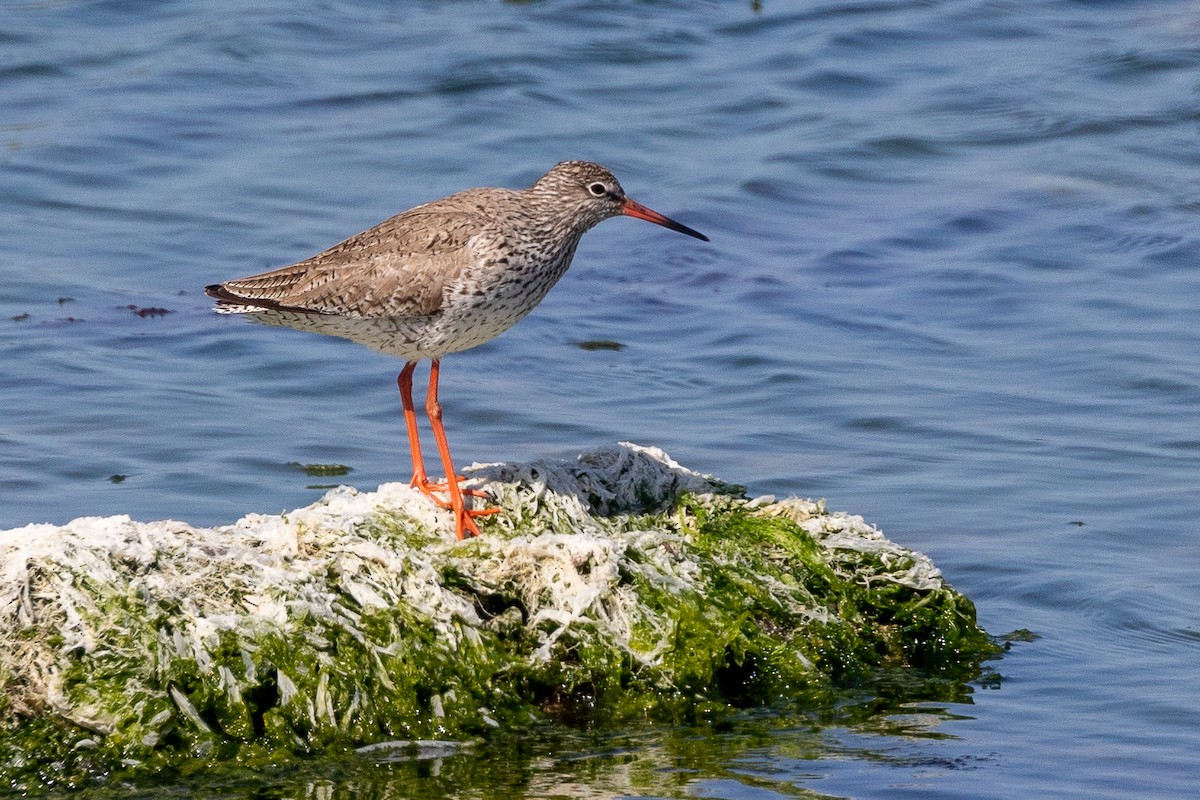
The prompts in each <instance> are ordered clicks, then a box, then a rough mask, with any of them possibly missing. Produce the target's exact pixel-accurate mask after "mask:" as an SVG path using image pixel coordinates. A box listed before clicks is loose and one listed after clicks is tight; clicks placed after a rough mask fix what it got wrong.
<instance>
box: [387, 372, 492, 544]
mask: <svg viewBox="0 0 1200 800" xmlns="http://www.w3.org/2000/svg"><path fill="white" fill-rule="evenodd" d="M416 366H417V362H416V361H409V362H408V363H407V364H405V365H404V369H403V370H401V372H400V376H399V377H398V378H397V379H396V383H397V385H398V386H399V387H400V403H401V405H403V406H404V425H405V427H406V428H407V430H408V444H409V449H410V450H411V451H412V460H413V477H412V482H411V483H410V484H409V485H411V486H413V487H415V488H417V489H419V490H421V492H422V493H423V494H424V495H425V496H426V497H428V498H429V499H430V500H432V501H433V502H435V503H437V504H438V505H439V506H441V507H442V508H449V509H453V511H454V520H455V523H454V528H455V533H456V534H457V536H458V538H459V539H462V538H465V537H466V535H467V534H468V533H469V534H470V535H471V536H478V535H479V526H478V525H476V524H475V520H474V518H475V517H482V516H485V515H487V514H495V513H497V512H499V511H500V509H498V508H482V509H471V508H467V507H466V504H465V502H464V501H463V497H464V496H471V497H486V496H487V495H486V494H485V493H484V492H481V491H479V490H478V489H463V488H462V487H460V486H459V485H458V484H459V482H460V481H463V480H466V479H465V478H464V477H463V476H461V475H456V474H454V462H453V460H452V459H451V458H450V447H449V445H448V444H447V442H446V431H445V429H443V427H442V405H441V403H439V402H438V397H437V390H438V371H439V367H440V366H441V360H440V359H434V360H433V364H432V365H431V366H430V368H429V394H428V396H427V398H426V401H425V413H426V414H428V415H429V423H430V426H431V427H432V428H433V436H434V438H435V439H436V440H437V444H438V452H439V453H440V454H441V456H442V466H443V468H444V469H445V470H446V475H447V479H446V482H445V483H434V482H433V481H430V480H429V477H428V476H427V475H426V473H425V462H424V460H423V459H422V456H421V443H420V439H419V437H418V434H417V412H416V408H415V406H414V405H413V400H412V374H413V370H414V369H415V368H416ZM434 492H448V493H449V494H450V501H449V502H447V501H445V500H443V499H442V498H440V497H438V496H437V495H435V494H434Z"/></svg>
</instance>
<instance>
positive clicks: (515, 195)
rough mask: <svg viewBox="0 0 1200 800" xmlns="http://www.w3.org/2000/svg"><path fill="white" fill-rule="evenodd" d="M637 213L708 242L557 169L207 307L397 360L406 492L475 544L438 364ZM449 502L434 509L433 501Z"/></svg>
mask: <svg viewBox="0 0 1200 800" xmlns="http://www.w3.org/2000/svg"><path fill="white" fill-rule="evenodd" d="M622 214H623V215H625V216H629V217H636V218H638V219H644V220H647V221H648V222H653V223H655V224H656V225H662V226H663V227H665V228H670V229H671V230H673V231H678V232H679V233H686V234H687V235H688V236H694V237H696V238H697V239H700V240H702V241H706V242H707V241H708V237H707V236H705V235H704V234H702V233H699V232H697V231H694V230H692V229H691V228H689V227H687V226H686V225H681V224H679V223H678V222H675V221H674V220H672V219H668V218H667V217H664V216H663V215H662V214H659V213H658V212H657V211H651V210H650V209H649V208H646V207H645V206H643V205H641V204H639V203H635V202H634V201H633V200H630V199H629V198H628V197H626V196H625V190H624V189H622V188H621V184H620V183H618V182H617V179H616V178H615V177H614V176H613V174H612V173H611V172H609V171H608V170H607V169H605V168H604V167H602V166H600V165H599V164H592V163H589V162H586V161H564V162H563V163H561V164H558V165H556V166H555V167H553V168H552V169H551V170H550V171H549V172H547V173H546V174H545V175H543V176H542V177H541V178H539V179H538V181H537V183H535V184H533V186H531V187H529V188H528V189H521V190H513V189H492V188H480V189H468V190H467V191H465V192H459V193H458V194H454V195H451V196H449V197H446V198H444V199H442V200H435V201H433V202H431V203H425V204H424V205H420V206H417V207H416V208H412V209H409V210H408V211H405V212H402V213H400V214H397V215H396V216H394V217H392V218H391V219H387V220H384V221H383V222H381V223H379V224H378V225H376V226H375V227H374V228H371V229H370V230H367V231H363V232H362V233H360V234H358V235H357V236H351V237H350V238H349V239H347V240H345V241H344V242H342V243H340V244H336V245H334V246H333V247H331V248H329V249H328V250H326V251H325V252H323V253H318V254H317V255H315V256H313V257H312V258H308V259H305V260H304V261H300V262H298V263H296V264H292V265H291V266H287V267H281V268H279V269H276V270H272V271H270V272H264V273H262V274H260V275H252V276H250V277H248V278H239V279H238V280H232V281H226V282H225V283H219V284H214V285H212V286H209V287H207V288H205V290H204V291H205V292H206V293H207V294H208V295H209V296H210V297H214V298H216V299H217V305H216V311H218V312H219V313H223V314H247V315H249V316H250V317H251V318H252V319H254V320H255V321H257V322H263V323H266V324H268V325H280V326H284V327H288V328H296V329H299V330H305V331H315V332H317V333H323V334H328V335H332V336H340V337H342V338H345V339H351V340H353V341H355V342H359V343H361V344H365V345H367V346H368V347H371V348H373V349H375V350H378V351H380V352H382V353H387V354H389V355H394V356H399V357H400V358H403V359H405V360H406V361H407V363H406V364H405V365H404V368H403V369H402V370H401V371H400V375H399V377H398V378H397V380H396V383H397V385H398V386H399V388H400V401H401V405H402V406H403V408H404V422H405V427H406V429H407V431H408V444H409V448H410V450H411V451H412V463H413V477H412V486H414V487H416V488H417V489H419V490H420V491H421V492H423V493H424V494H425V495H426V496H427V497H429V498H430V499H431V500H433V501H434V502H435V503H437V504H438V505H440V506H441V507H443V508H448V509H451V510H452V511H453V512H454V519H455V533H456V534H457V536H458V538H459V539H462V538H464V537H465V536H467V535H468V534H469V535H472V536H478V535H479V526H478V525H477V524H476V523H475V518H476V517H480V516H483V515H486V514H494V513H496V512H497V511H499V509H495V508H480V509H477V508H469V507H467V504H466V501H465V500H464V495H466V496H483V494H482V493H481V492H478V491H475V490H472V489H464V488H462V487H461V486H459V483H460V482H461V481H463V480H464V478H463V477H462V476H460V475H457V474H456V473H455V471H454V462H453V461H452V460H451V458H450V448H449V445H447V443H446V432H445V430H444V429H443V427H442V406H441V404H440V403H439V402H438V371H439V368H440V366H441V359H442V356H444V355H446V354H447V353H457V352H459V351H461V350H467V349H469V348H472V347H476V346H477V345H481V344H483V343H484V342H487V341H489V340H491V339H494V338H495V337H497V336H499V335H500V334H501V333H503V332H504V331H506V330H508V329H509V328H511V327H512V326H513V325H515V324H516V323H517V322H518V321H519V320H520V319H522V318H523V317H524V316H525V315H526V314H528V313H529V312H530V311H532V310H533V307H534V306H536V305H537V304H538V303H540V302H541V300H542V298H543V297H545V296H546V293H547V292H549V291H550V288H551V287H552V286H554V284H555V283H557V282H558V279H559V278H561V277H562V276H563V273H565V272H566V271H567V267H569V266H570V265H571V258H572V257H573V256H574V255H575V248H576V246H577V245H578V244H579V240H580V238H581V237H582V236H583V234H584V233H586V232H587V231H588V230H590V229H591V228H592V227H594V226H595V225H597V224H598V223H600V222H602V221H604V220H606V219H608V218H610V217H616V216H620V215H622ZM423 358H428V359H431V360H432V365H431V366H430V370H429V390H428V394H427V395H426V400H425V412H426V414H427V415H428V416H429V423H430V427H432V429H433V436H434V439H435V440H436V441H437V445H438V452H439V453H440V454H441V457H442V467H443V468H444V469H445V471H446V481H445V482H434V481H431V480H430V479H429V478H428V476H427V474H426V472H425V463H424V461H423V460H422V458H421V443H420V439H419V437H418V433H417V414H416V407H415V406H414V405H413V399H412V376H413V370H414V369H415V368H416V366H417V362H418V361H419V360H420V359H423ZM442 494H444V495H446V496H447V497H448V498H449V499H448V500H446V499H443V498H442V497H440V496H439V495H442Z"/></svg>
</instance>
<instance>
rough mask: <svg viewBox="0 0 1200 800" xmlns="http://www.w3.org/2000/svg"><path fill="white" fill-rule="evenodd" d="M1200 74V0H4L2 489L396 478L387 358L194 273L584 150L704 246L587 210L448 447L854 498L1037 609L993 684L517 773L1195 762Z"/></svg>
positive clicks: (866, 783) (28, 499)
mask: <svg viewBox="0 0 1200 800" xmlns="http://www.w3.org/2000/svg"><path fill="white" fill-rule="evenodd" d="M1198 88H1200V7H1198V6H1197V5H1196V4H1195V3H1194V2H1187V1H1186V0H1174V1H1167V0H1164V2H1145V3H1099V4H1091V3H1063V2H1056V3H1050V2H1034V3H1017V2H982V0H964V1H963V2H951V1H950V0H933V1H932V2H922V3H913V2H899V1H897V2H887V1H886V0H884V1H883V2H879V1H876V2H851V1H850V0H833V1H832V2H821V3H808V2H795V3H783V2H773V0H763V1H762V2H761V3H758V2H754V3H751V2H745V3H738V2H732V0H731V2H721V3H717V2H708V3H700V2H683V1H682V0H680V1H679V2H654V3H650V2H604V3H597V2H584V1H583V0H579V1H578V2H530V3H503V4H502V3H495V2H452V3H451V2H424V3H390V4H389V3H341V2H329V3H324V4H320V5H319V6H309V5H304V4H293V3H282V2H267V3H260V4H255V5H253V6H247V5H245V4H239V3H228V2H217V1H216V0H214V2H208V3H174V2H162V3H155V4H130V3H118V2H87V3H85V2H51V1H49V0H47V1H46V2H9V3H5V7H4V11H3V15H2V21H0V357H2V359H3V365H4V367H3V373H2V375H3V380H2V382H0V410H2V412H0V414H2V415H0V527H15V526H20V525H24V524H26V523H29V522H39V521H53V522H65V521H67V520H69V519H71V518H73V517H76V516H81V515H96V514H105V515H106V514H118V513H128V514H131V515H132V516H134V517H135V518H139V519H146V520H149V519H158V518H163V517H174V518H177V519H184V520H187V521H189V522H192V523H197V524H216V523H222V522H230V521H232V520H234V519H236V518H237V517H239V516H241V515H242V514H244V513H247V512H250V511H262V512H277V511H280V510H282V509H287V508H292V507H296V506H298V505H303V504H306V503H308V502H311V501H312V500H314V499H316V498H317V497H318V496H319V495H320V490H319V489H313V488H309V485H310V484H311V483H312V482H313V479H312V478H309V477H308V476H307V475H305V473H304V472H303V471H302V470H301V469H298V468H296V466H294V464H295V463H299V464H304V463H323V464H330V463H336V464H344V465H346V466H348V467H350V468H351V469H352V472H351V473H350V474H349V477H348V480H349V481H351V482H352V483H354V484H355V485H357V486H360V487H364V488H373V487H374V486H376V485H377V484H379V483H381V482H385V481H390V480H395V479H397V478H402V477H405V475H406V471H407V469H408V456H407V450H406V446H405V444H404V435H403V428H402V423H401V419H400V415H399V413H398V400H397V397H396V391H395V383H394V378H395V372H396V371H397V370H398V368H399V367H400V364H399V363H397V362H395V361H394V360H392V359H389V358H387V357H384V356H381V355H378V354H376V353H373V352H371V351H369V350H366V349H364V348H360V347H357V346H355V345H353V344H351V343H347V342H342V341H338V340H332V339H321V338H318V337H315V336H311V335H307V334H302V333H298V332H293V331H283V330H276V329H268V328H263V327H259V326H253V325H249V324H246V323H244V322H242V321H240V320H237V319H229V318H222V317H217V316H216V315H214V314H212V313H211V312H210V310H209V308H210V306H209V303H208V302H207V300H206V299H205V298H204V297H203V294H202V287H203V286H204V285H205V284H208V283H212V282H215V281H218V280H223V279H227V278H232V277H236V276H240V275H245V274H249V273H252V272H257V271H260V270H262V269H265V268H268V267H270V266H275V265H280V264H284V263H288V262H290V261H294V260H298V259H300V258H303V257H305V256H308V255H310V254H312V253H314V252H317V251H318V250H321V249H324V248H325V247H327V246H329V245H331V244H333V243H335V242H337V241H339V240H340V239H342V238H344V237H345V236H347V235H349V234H351V233H354V232H357V231H359V230H362V229H363V228H366V227H368V226H370V225H373V224H374V223H376V222H378V221H379V220H381V219H383V218H385V217H387V216H389V215H391V214H392V213H395V212H396V211H399V210H401V209H403V208H407V207H408V206H411V205H415V204H416V203H418V202H422V201H425V200H428V199H431V198H434V197H439V196H442V195H445V194H448V193H450V192H453V191H456V190H459V189H462V188H466V187H468V186H473V185H501V186H523V185H528V184H529V183H531V182H532V181H533V180H534V179H535V178H536V177H537V176H538V175H540V174H541V173H542V172H543V171H544V170H545V169H546V168H548V167H549V166H550V165H551V164H553V163H555V162H556V161H559V160H562V159H566V158H587V159H592V160H597V161H600V162H602V163H605V164H607V165H608V166H610V167H611V168H613V170H614V171H615V172H616V173H617V174H618V176H619V177H620V178H621V179H622V182H623V183H624V185H625V188H626V189H627V190H628V192H629V193H630V195H631V196H633V197H635V198H636V199H638V200H639V201H641V202H643V203H645V204H647V205H649V206H651V207H653V208H656V209H658V210H660V211H662V212H664V213H666V214H669V215H670V216H672V217H675V218H677V219H679V220H681V221H682V222H685V223H686V224H688V225H691V226H693V227H696V228H698V229H700V230H702V231H704V232H705V233H707V234H709V235H710V236H711V237H712V244H711V245H704V244H702V243H699V242H697V241H695V240H692V239H688V238H686V237H683V236H678V235H676V234H673V233H670V232H667V231H664V230H662V229H659V228H655V227H653V226H649V225H646V224H644V223H640V222H635V221H633V220H628V219H622V220H616V221H612V222H607V223H605V224H603V225H602V226H600V227H599V228H598V229H596V230H595V231H593V232H592V233H590V234H588V236H587V237H586V238H585V239H584V241H583V244H582V245H581V247H580V249H579V252H578V255H577V258H576V261H575V265H574V266H573V267H572V269H571V271H570V272H569V273H568V274H567V276H566V277H565V278H564V279H563V281H562V283H561V284H560V285H559V286H558V287H557V288H556V289H555V290H554V291H553V292H552V293H551V294H550V296H549V298H548V299H547V300H546V301H545V302H544V303H543V304H542V305H541V306H540V307H539V308H538V309H537V310H536V311H535V312H534V314H533V315H531V316H530V317H529V318H528V319H527V320H525V321H524V322H522V323H521V324H520V325H518V326H517V327H516V328H514V329H513V330H512V331H510V332H509V333H507V334H505V335H504V336H502V337H501V338H499V339H497V340H495V341H493V342H491V343H490V344H488V345H485V346H483V347H480V348H478V349H476V350H474V351H471V352H469V353H465V354H462V355H458V356H451V357H449V358H447V360H446V362H445V363H444V365H443V383H442V400H443V402H444V404H445V405H446V408H447V411H446V413H447V425H448V428H449V430H450V436H451V443H452V446H453V447H454V450H455V455H456V458H457V459H458V460H459V461H460V462H461V463H469V462H471V461H477V460H481V461H496V460H528V459H531V458H535V457H543V456H561V457H571V456H572V455H574V454H575V453H578V452H580V451H582V450H586V449H590V448H593V447H595V446H597V445H600V444H604V443H608V442H612V441H614V440H631V441H635V442H639V443H644V444H652V445H657V446H659V447H662V448H663V449H665V450H666V451H667V452H669V453H670V454H671V455H672V456H674V457H675V458H676V459H678V460H679V461H681V462H682V463H684V464H686V465H688V466H691V467H693V468H696V469H700V470H702V471H705V472H711V473H714V474H716V475H718V476H721V477H724V478H726V479H728V480H731V481H735V482H738V483H744V484H746V485H747V486H748V487H749V489H750V491H751V492H753V493H775V494H793V493H794V494H800V495H805V496H820V497H825V498H827V499H828V501H829V504H830V506H831V507H836V508H841V509H848V510H852V511H854V512H857V513H862V514H863V515H864V516H866V517H867V518H868V519H869V520H871V521H872V522H875V523H877V524H878V525H880V526H881V527H882V528H883V529H884V531H885V532H886V533H888V534H889V535H890V536H891V537H892V538H894V539H896V540H898V541H901V542H903V543H905V544H907V545H910V546H913V547H915V548H917V549H920V550H923V551H925V552H928V553H930V554H931V555H932V556H933V557H934V559H935V561H936V562H937V563H938V564H939V565H940V566H941V567H942V568H943V570H944V571H945V573H946V574H947V576H948V577H949V578H950V580H951V581H952V582H953V583H954V584H955V585H956V586H957V587H958V588H960V589H962V590H963V591H964V592H966V593H967V594H968V595H969V596H971V597H972V598H973V599H974V600H975V601H976V602H977V603H978V606H979V611H980V618H981V620H982V622H983V623H984V625H985V626H986V627H987V628H988V629H989V630H991V631H992V632H994V633H1003V632H1005V631H1010V630H1014V629H1020V628H1027V629H1029V630H1031V631H1033V632H1035V633H1036V634H1038V635H1039V636H1040V638H1039V639H1037V640H1036V641H1034V642H1031V643H1022V644H1018V645H1016V646H1015V647H1014V649H1013V650H1012V651H1011V652H1010V653H1009V654H1008V655H1007V656H1006V657H1005V658H1004V659H1003V660H1002V661H1000V662H998V663H997V669H998V670H999V671H1000V673H1001V675H1002V676H1003V680H1001V681H999V683H998V684H988V686H987V687H986V688H985V687H977V688H976V691H975V693H974V696H973V698H972V702H970V703H962V704H951V703H943V704H938V705H936V706H930V707H927V708H926V707H918V708H911V709H909V710H908V712H909V713H906V714H903V715H894V714H893V715H890V716H888V717H887V718H886V719H876V720H873V721H870V722H864V723H862V724H861V725H860V724H847V725H846V726H845V727H838V728H832V729H830V728H821V729H819V730H818V729H817V728H815V727H814V728H813V729H811V730H810V729H806V728H805V727H804V726H788V725H783V724H777V725H771V724H755V725H749V724H748V725H747V728H746V729H745V730H734V731H727V732H723V733H721V734H720V736H722V737H725V738H724V739H718V740H712V739H711V738H705V737H704V736H701V735H700V734H696V736H697V740H698V741H699V740H704V742H705V744H704V747H705V748H708V749H707V750H703V751H702V752H701V751H700V750H699V749H698V748H699V746H698V745H696V746H693V745H690V744H689V740H688V739H687V738H686V736H684V735H683V734H681V733H678V732H675V733H672V732H666V731H659V732H654V731H649V732H642V733H640V734H638V735H632V734H631V735H630V737H629V738H628V739H621V738H620V737H618V738H617V739H616V740H611V741H610V740H605V741H594V742H582V743H581V742H571V743H569V745H566V746H564V745H563V744H562V743H559V744H557V745H555V746H553V747H548V748H547V749H546V750H545V751H544V752H543V754H542V755H541V756H539V757H538V758H535V759H533V760H531V761H529V762H528V764H529V766H528V769H529V773H528V774H524V775H523V776H520V777H514V778H513V780H512V781H506V780H502V781H499V782H498V783H494V784H492V785H493V786H494V787H495V792H496V795H495V796H528V797H551V796H583V795H587V794H590V795H593V796H633V795H648V794H654V795H656V796H672V797H674V796H680V797H683V796H700V797H720V798H759V797H776V796H797V795H799V796H808V795H807V793H809V792H811V793H817V794H819V795H820V796H833V797H985V798H990V797H996V798H1028V797H1080V798H1084V797H1088V798H1091V797H1135V796H1141V797H1149V796H1154V797H1158V798H1166V797H1179V798H1183V797H1192V796H1194V795H1195V792H1196V789H1197V783H1198V780H1200V779H1197V777H1196V776H1197V775H1200V755H1198V754H1200V699H1198V694H1197V692H1196V688H1195V687H1196V679H1197V676H1198V674H1200V673H1198V667H1197V664H1198V663H1200V592H1197V591H1196V589H1195V585H1196V577H1195V575H1196V572H1197V568H1198V567H1200V544H1198V541H1197V534H1198V532H1200V531H1198V527H1200V526H1198V523H1197V518H1198V516H1200V515H1198V511H1200V493H1198V488H1200V313H1198V309H1200V271H1198V262H1200V235H1198V227H1197V215H1198V212H1200V136H1198V133H1200V98H1198V92H1197V90H1198ZM161 309H166V310H168V311H169V313H165V314H163V313H159V310H161ZM139 312H140V313H139ZM591 340H612V341H615V342H618V343H620V344H621V345H623V347H621V348H620V349H585V348H582V347H580V343H581V342H585V341H591ZM713 741H717V744H718V746H714V745H713V743H712V742H713ZM539 752H542V751H539ZM697 753H700V755H697ZM689 754H690V755H689ZM455 769H459V770H461V769H465V767H464V766H462V764H459V765H458V766H455V759H453V758H452V759H449V760H448V762H447V763H445V764H440V763H439V764H437V765H432V766H431V765H426V766H411V767H397V768H396V770H397V772H396V773H395V776H394V777H395V780H396V781H397V782H396V783H395V784H387V780H391V778H388V777H387V775H384V777H382V778H381V779H380V780H383V781H384V784H383V785H384V787H385V788H383V789H381V790H379V796H420V795H427V796H438V791H439V786H440V784H439V783H438V781H439V780H440V779H439V777H438V776H439V775H445V774H447V773H448V772H452V771H453V770H455ZM639 770H641V771H640V772H639ZM388 774H391V773H388ZM631 775H632V776H634V777H635V778H636V776H637V775H642V776H649V777H648V778H646V779H645V780H636V779H633V778H630V776H631ZM279 780H280V782H281V783H280V787H277V788H276V789H275V790H272V791H277V792H279V793H281V796H289V797H290V796H296V797H302V796H305V795H306V793H308V794H309V795H310V796H311V793H312V792H313V791H316V792H317V793H318V794H320V795H321V796H331V794H330V793H332V794H333V795H338V796H341V795H340V794H339V793H353V792H354V791H356V789H355V787H354V786H353V785H352V782H351V783H350V784H347V783H346V782H341V783H339V779H338V778H337V777H336V775H334V776H332V777H329V778H328V780H327V781H326V782H324V783H320V785H319V786H318V787H317V789H313V785H314V784H311V783H310V784H304V785H298V788H297V786H293V785H292V784H288V783H287V780H286V779H284V778H280V779H279ZM401 781H403V783H401ZM305 786H307V788H305ZM387 786H392V788H390V789H389V788H387ZM360 788H361V787H360ZM364 791H365V790H364ZM389 792H391V793H392V794H388V793H389ZM321 793H325V794H321ZM346 796H349V794H347V795H346ZM364 796H366V795H364Z"/></svg>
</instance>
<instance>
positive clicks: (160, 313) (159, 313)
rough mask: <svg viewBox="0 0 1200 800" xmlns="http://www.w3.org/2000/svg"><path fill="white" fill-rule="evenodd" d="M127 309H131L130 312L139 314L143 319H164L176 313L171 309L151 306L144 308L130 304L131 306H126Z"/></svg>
mask: <svg viewBox="0 0 1200 800" xmlns="http://www.w3.org/2000/svg"><path fill="white" fill-rule="evenodd" d="M125 308H127V309H129V310H130V311H132V312H133V313H135V314H137V315H138V316H139V317H142V318H145V317H164V316H166V315H167V314H174V313H175V312H174V311H172V310H171V309H169V308H159V307H157V306H149V307H145V308H144V307H142V306H138V305H135V304H133V303H130V304H129V305H127V306H125Z"/></svg>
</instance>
